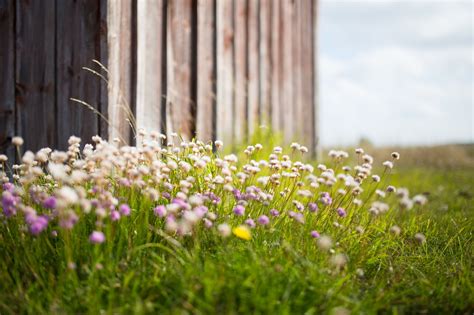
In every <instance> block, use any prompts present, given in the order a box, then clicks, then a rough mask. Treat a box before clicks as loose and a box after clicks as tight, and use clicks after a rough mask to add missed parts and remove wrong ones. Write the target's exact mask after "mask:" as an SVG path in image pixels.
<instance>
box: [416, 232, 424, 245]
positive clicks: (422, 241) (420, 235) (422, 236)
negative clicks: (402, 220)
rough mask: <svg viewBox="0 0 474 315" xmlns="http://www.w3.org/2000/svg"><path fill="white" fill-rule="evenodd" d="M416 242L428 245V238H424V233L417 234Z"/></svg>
mask: <svg viewBox="0 0 474 315" xmlns="http://www.w3.org/2000/svg"><path fill="white" fill-rule="evenodd" d="M415 240H416V241H417V242H418V243H420V244H424V243H426V236H424V235H423V234H422V233H416V234H415Z"/></svg>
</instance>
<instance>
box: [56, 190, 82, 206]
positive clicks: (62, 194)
mask: <svg viewBox="0 0 474 315" xmlns="http://www.w3.org/2000/svg"><path fill="white" fill-rule="evenodd" d="M57 195H58V199H59V200H60V201H61V204H63V205H68V204H74V203H76V202H77V201H78V200H79V196H78V195H77V192H76V191H75V190H74V189H73V188H71V187H68V186H64V187H62V188H61V189H60V190H59V191H58V194H57Z"/></svg>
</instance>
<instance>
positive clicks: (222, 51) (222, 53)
mask: <svg viewBox="0 0 474 315" xmlns="http://www.w3.org/2000/svg"><path fill="white" fill-rule="evenodd" d="M216 5H217V7H216V28H217V34H216V37H217V45H216V46H217V48H216V49H217V102H216V138H217V139H219V140H222V141H224V142H225V144H226V145H227V146H232V125H233V89H234V79H233V78H234V75H233V72H234V67H233V46H234V29H233V3H232V0H218V1H216Z"/></svg>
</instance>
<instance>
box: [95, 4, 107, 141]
mask: <svg viewBox="0 0 474 315" xmlns="http://www.w3.org/2000/svg"><path fill="white" fill-rule="evenodd" d="M107 2H108V0H100V9H99V10H100V23H99V28H100V58H99V60H98V61H99V62H100V63H102V64H103V65H104V66H106V67H107V66H108V56H109V49H108V36H107V35H108V27H107ZM95 69H98V70H101V69H100V67H95ZM101 73H102V74H104V75H106V77H108V75H107V73H106V72H105V71H104V70H101ZM108 94H109V92H108V86H107V84H106V83H105V82H101V84H100V104H99V105H100V106H99V110H100V113H101V114H102V115H103V116H104V117H108V115H109V114H108V112H109V109H108V105H109V104H108V99H109V98H108ZM108 129H109V125H108V123H107V122H106V121H105V120H104V119H100V120H99V133H100V136H101V137H103V138H104V139H108V137H109V131H108Z"/></svg>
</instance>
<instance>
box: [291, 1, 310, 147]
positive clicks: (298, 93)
mask: <svg viewBox="0 0 474 315" xmlns="http://www.w3.org/2000/svg"><path fill="white" fill-rule="evenodd" d="M304 1H306V0H301V1H295V2H294V4H293V18H292V19H291V21H292V25H291V32H292V35H291V43H292V44H291V47H292V57H293V60H292V67H291V74H292V76H293V91H292V92H293V96H292V102H291V103H292V105H293V108H294V110H293V113H294V115H293V121H294V124H293V135H294V140H297V141H299V142H302V143H303V144H305V145H308V143H306V142H305V141H304V140H305V139H304V133H303V128H304V121H305V119H304V118H305V117H306V116H311V115H307V113H308V112H305V111H303V97H302V92H303V90H302V84H303V82H302V71H303V67H304V66H303V64H302V53H303V49H302V45H303V43H302V34H301V32H302V31H303V29H304V27H303V25H302V21H301V14H302V12H301V9H302V3H303V2H304ZM310 12H311V11H310ZM305 28H308V25H306V27H305Z"/></svg>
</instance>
